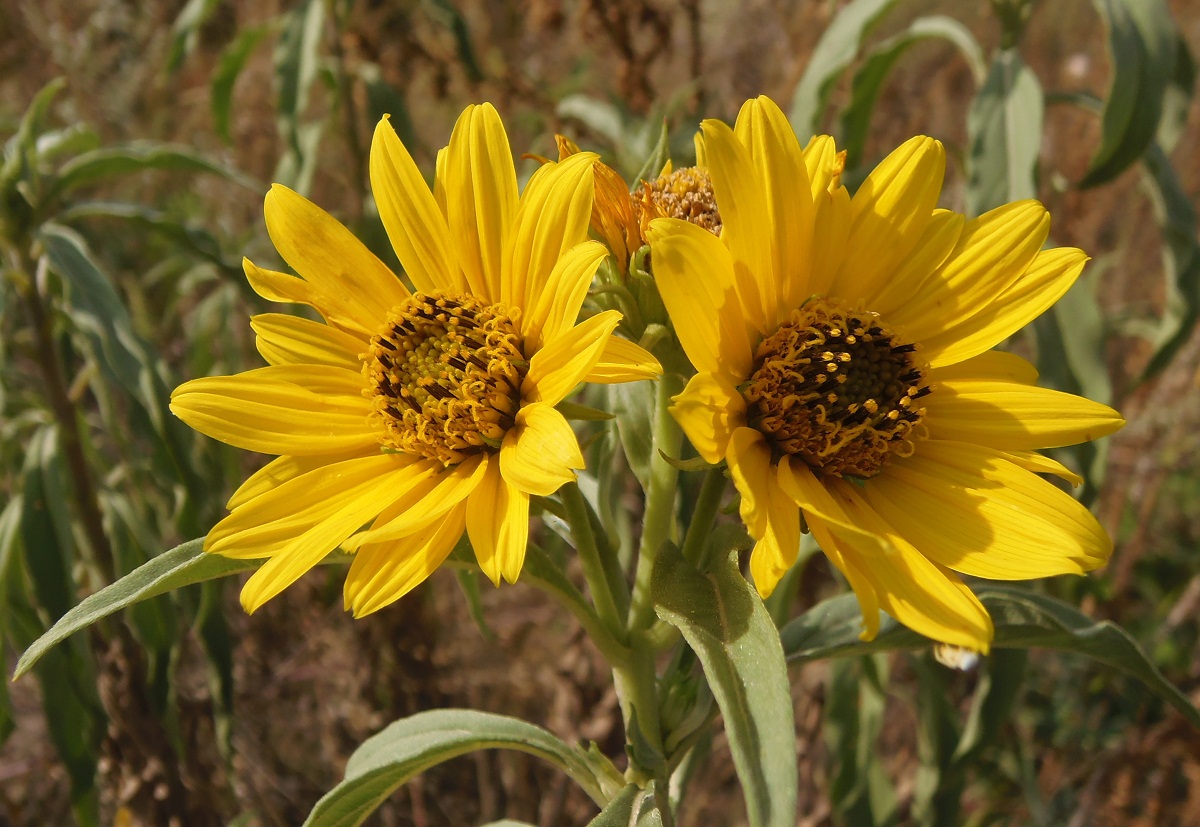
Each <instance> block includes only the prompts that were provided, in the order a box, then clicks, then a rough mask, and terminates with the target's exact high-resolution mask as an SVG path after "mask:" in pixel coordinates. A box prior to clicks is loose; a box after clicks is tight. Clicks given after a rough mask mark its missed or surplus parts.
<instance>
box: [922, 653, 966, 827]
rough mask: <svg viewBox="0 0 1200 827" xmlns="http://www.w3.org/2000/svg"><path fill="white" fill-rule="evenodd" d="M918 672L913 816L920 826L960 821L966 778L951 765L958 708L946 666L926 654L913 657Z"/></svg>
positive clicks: (943, 826)
mask: <svg viewBox="0 0 1200 827" xmlns="http://www.w3.org/2000/svg"><path fill="white" fill-rule="evenodd" d="M911 663H912V664H913V668H914V669H915V671H916V673H917V681H918V683H917V702H916V704H915V706H916V710H917V761H918V765H917V773H916V780H915V782H914V784H913V803H912V819H913V823H914V824H918V825H920V826H921V827H955V825H958V824H961V823H962V819H961V812H960V810H961V807H960V802H961V799H962V793H963V787H964V784H965V781H966V778H965V776H964V774H963V772H962V770H961V768H959V767H955V766H954V765H953V756H954V749H955V747H956V746H957V745H958V740H959V724H958V710H957V709H956V708H955V707H954V706H953V705H951V703H950V698H949V693H948V692H947V687H946V669H945V668H944V667H942V666H940V665H938V663H937V662H936V661H935V660H934V659H933V658H932V657H930V656H929V655H928V654H926V655H925V656H923V657H917V658H912V659H911Z"/></svg>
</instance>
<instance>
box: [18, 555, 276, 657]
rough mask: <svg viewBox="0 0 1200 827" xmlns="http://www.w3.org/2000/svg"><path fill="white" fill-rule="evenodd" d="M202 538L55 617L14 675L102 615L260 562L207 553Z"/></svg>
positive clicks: (161, 556)
mask: <svg viewBox="0 0 1200 827" xmlns="http://www.w3.org/2000/svg"><path fill="white" fill-rule="evenodd" d="M203 545H204V541H203V540H191V541H189V542H186V543H184V544H183V545H180V546H176V547H175V548H173V549H171V550H170V551H167V552H164V553H163V554H160V555H158V556H157V557H155V558H153V559H151V560H150V561H149V562H147V563H145V564H144V565H142V566H139V567H138V568H137V569H135V570H134V571H133V572H130V573H129V574H127V575H125V576H124V577H122V578H121V579H120V580H118V581H117V582H115V583H112V584H110V585H108V586H105V587H104V588H103V589H101V590H100V591H98V592H96V593H95V594H92V595H89V596H88V597H85V598H84V599H83V600H81V601H80V602H79V604H78V605H76V606H75V607H74V608H72V609H71V610H70V611H68V612H67V613H66V614H64V615H63V616H62V617H60V618H59V619H58V622H57V623H55V624H54V625H53V626H52V627H51V628H50V629H49V631H47V632H46V633H45V634H44V635H42V636H41V637H39V638H38V639H37V640H35V641H34V642H33V643H32V644H31V645H30V646H29V648H28V649H26V650H25V654H23V655H21V659H20V660H19V661H18V662H17V670H16V672H15V673H14V675H13V677H14V678H19V677H20V676H21V675H23V674H24V673H26V672H28V671H29V669H30V667H32V666H33V665H34V664H35V663H37V662H38V660H39V659H40V658H41V657H42V656H43V655H45V654H46V652H47V651H48V650H50V649H51V648H52V647H54V646H55V645H56V644H58V643H60V642H61V641H62V640H64V639H66V638H67V637H69V636H70V635H72V634H74V633H75V632H78V631H79V630H81V629H86V628H87V627H88V626H91V625H92V624H93V623H95V622H96V621H98V620H100V619H101V618H105V617H108V616H109V615H110V614H112V613H113V612H116V611H120V610H121V609H124V608H125V607H126V606H132V605H133V604H135V603H138V602H140V601H142V600H148V599H150V598H151V597H156V596H157V595H160V594H163V593H165V592H169V591H173V590H174V589H179V588H182V587H184V586H190V585H191V584H193V583H202V582H204V581H205V580H212V579H214V578H217V577H226V576H228V575H230V574H236V573H237V572H241V571H249V570H251V569H255V568H258V566H259V565H261V561H259V560H233V559H230V558H228V557H222V556H221V555H219V554H206V553H205V552H204V551H203Z"/></svg>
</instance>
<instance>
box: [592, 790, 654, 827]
mask: <svg viewBox="0 0 1200 827" xmlns="http://www.w3.org/2000/svg"><path fill="white" fill-rule="evenodd" d="M587 827H662V816H661V815H660V814H659V812H658V808H657V807H656V806H655V804H654V785H653V783H652V784H651V785H650V786H649V787H648V788H647V789H644V790H643V789H639V788H638V787H637V786H635V785H633V784H630V785H629V786H627V787H626V788H625V789H623V790H621V792H619V793H618V794H617V796H616V798H614V799H613V800H612V801H610V802H608V805H607V806H606V807H605V808H604V809H603V810H601V811H600V814H599V815H598V816H596V817H595V818H593V819H592V820H591V821H589V822H588V824H587Z"/></svg>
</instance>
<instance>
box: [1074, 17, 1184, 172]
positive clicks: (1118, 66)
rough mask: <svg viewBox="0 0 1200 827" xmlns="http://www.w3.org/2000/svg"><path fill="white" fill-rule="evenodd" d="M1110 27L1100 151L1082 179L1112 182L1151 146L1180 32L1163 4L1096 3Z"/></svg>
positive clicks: (1174, 60) (1174, 69) (1156, 129)
mask: <svg viewBox="0 0 1200 827" xmlns="http://www.w3.org/2000/svg"><path fill="white" fill-rule="evenodd" d="M1094 5H1095V6H1096V10H1097V11H1098V12H1100V16H1101V17H1102V18H1104V24H1105V26H1106V27H1107V28H1108V50H1109V55H1110V58H1111V60H1112V86H1111V87H1110V89H1109V92H1108V97H1107V99H1106V100H1105V102H1104V116H1103V122H1102V127H1101V128H1102V136H1101V140H1100V148H1099V149H1098V150H1097V151H1096V155H1095V157H1093V158H1092V161H1091V163H1090V164H1089V165H1088V171H1087V174H1086V175H1084V177H1083V180H1082V181H1080V182H1079V183H1080V186H1082V187H1092V186H1095V185H1097V184H1103V183H1104V182H1106V181H1110V180H1112V179H1113V178H1115V177H1116V176H1117V175H1118V174H1120V173H1121V172H1122V171H1123V170H1124V169H1125V168H1126V167H1128V166H1130V165H1131V164H1133V163H1134V162H1135V161H1136V160H1137V159H1138V158H1140V157H1141V156H1142V153H1143V152H1145V151H1146V150H1147V149H1148V148H1149V147H1150V144H1151V143H1153V141H1154V137H1155V133H1157V131H1158V123H1159V120H1160V119H1161V117H1162V113H1163V98H1164V95H1165V94H1166V91H1167V88H1168V86H1169V85H1170V84H1171V83H1172V81H1173V79H1174V78H1175V75H1176V60H1177V58H1178V55H1177V51H1176V50H1177V46H1178V43H1179V41H1178V33H1177V28H1176V26H1175V21H1174V20H1173V19H1172V18H1171V11H1170V9H1169V8H1168V6H1167V4H1166V2H1165V0H1094Z"/></svg>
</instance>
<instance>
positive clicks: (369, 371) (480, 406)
mask: <svg viewBox="0 0 1200 827" xmlns="http://www.w3.org/2000/svg"><path fill="white" fill-rule="evenodd" d="M518 314H519V311H518V310H517V309H515V308H512V309H510V308H508V307H506V306H504V305H500V304H488V303H486V302H483V301H480V300H479V299H477V298H474V297H473V296H467V295H448V294H442V293H430V294H424V293H414V294H413V296H412V297H411V298H410V299H409V300H408V302H407V303H406V304H404V305H401V306H398V307H395V308H393V309H392V311H391V313H390V314H389V316H388V321H387V323H386V325H385V326H384V327H383V329H382V330H381V331H380V332H379V333H377V334H375V335H374V336H373V337H371V347H370V351H369V352H368V353H366V354H364V355H363V374H364V375H365V377H366V379H367V383H368V385H367V388H366V390H365V391H364V393H365V394H366V395H367V397H368V398H370V399H371V414H370V416H371V420H372V423H373V424H374V425H375V426H376V427H377V428H378V430H379V442H380V445H381V446H383V447H384V448H385V449H391V450H396V451H401V452H404V453H409V454H416V455H418V456H422V457H425V458H426V459H434V460H438V461H440V462H443V463H445V464H446V465H451V464H454V463H458V462H462V461H463V460H465V459H467V458H468V457H470V456H472V455H475V454H478V453H482V452H487V451H496V450H498V449H499V447H500V443H501V441H502V440H503V439H504V435H505V434H506V433H507V432H508V430H509V429H510V428H511V427H512V426H513V424H514V422H515V417H516V414H517V410H518V408H519V407H520V388H521V382H522V381H523V380H524V378H525V374H526V372H527V371H528V369H529V364H528V362H527V361H526V359H525V356H524V354H523V353H522V350H521V344H522V341H521V336H520V328H519V325H518Z"/></svg>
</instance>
